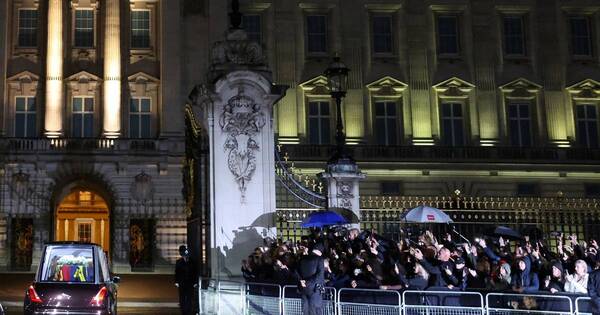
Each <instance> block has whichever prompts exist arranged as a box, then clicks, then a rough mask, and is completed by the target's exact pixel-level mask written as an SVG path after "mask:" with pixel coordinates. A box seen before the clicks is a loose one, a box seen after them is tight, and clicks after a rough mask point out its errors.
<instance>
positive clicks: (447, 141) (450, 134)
mask: <svg viewBox="0 0 600 315" xmlns="http://www.w3.org/2000/svg"><path fill="white" fill-rule="evenodd" d="M464 129H465V127H464V123H463V113H462V104H460V103H443V104H442V143H443V144H444V145H447V146H462V145H464V144H465V130H464Z"/></svg>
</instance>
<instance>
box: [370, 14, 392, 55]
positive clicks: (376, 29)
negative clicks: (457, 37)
mask: <svg viewBox="0 0 600 315" xmlns="http://www.w3.org/2000/svg"><path fill="white" fill-rule="evenodd" d="M372 22H373V52H374V53H376V54H382V53H383V54H385V53H392V17H391V16H373V19H372Z"/></svg>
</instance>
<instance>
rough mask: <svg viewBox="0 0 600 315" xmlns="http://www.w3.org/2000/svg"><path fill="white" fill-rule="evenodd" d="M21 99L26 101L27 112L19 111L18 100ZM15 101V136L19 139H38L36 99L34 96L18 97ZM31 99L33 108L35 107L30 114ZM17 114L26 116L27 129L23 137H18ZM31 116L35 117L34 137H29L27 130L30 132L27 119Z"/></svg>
mask: <svg viewBox="0 0 600 315" xmlns="http://www.w3.org/2000/svg"><path fill="white" fill-rule="evenodd" d="M19 98H24V99H25V111H18V110H17V99H19ZM14 99H15V102H14V104H15V108H14V109H15V110H14V112H13V115H14V126H13V135H14V136H15V137H18V138H35V137H37V134H38V130H37V125H38V124H37V119H38V117H37V104H36V97H35V96H33V95H32V96H30V95H16V96H15V97H14ZM29 99H33V106H34V109H33V112H30V111H28V110H27V104H28V102H27V101H28V100H29ZM17 114H23V115H25V128H24V131H25V134H24V135H23V136H17ZM29 115H33V116H34V128H33V130H34V134H33V135H28V134H27V130H28V127H29V125H28V124H27V122H28V119H27V118H28V116H29Z"/></svg>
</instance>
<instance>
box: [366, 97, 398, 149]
mask: <svg viewBox="0 0 600 315" xmlns="http://www.w3.org/2000/svg"><path fill="white" fill-rule="evenodd" d="M400 100H401V98H398V97H394V98H391V97H374V98H373V100H372V102H373V105H372V111H373V140H374V141H373V142H374V143H375V144H377V145H385V146H394V145H399V144H400V143H401V142H402V141H401V139H402V130H403V124H402V116H403V115H402V106H401V103H400ZM377 103H385V104H389V103H393V104H394V107H395V110H396V115H395V117H394V120H395V122H396V133H395V136H396V141H395V143H390V142H389V141H388V140H389V137H388V135H389V133H388V128H387V121H388V119H390V118H384V119H385V121H386V128H385V130H386V133H385V134H386V137H385V138H386V139H385V140H386V141H385V142H386V143H385V144H382V143H380V142H379V139H378V137H377V128H376V125H377V120H378V119H381V118H382V117H391V116H389V115H387V107H386V108H385V112H386V115H384V116H379V115H377Z"/></svg>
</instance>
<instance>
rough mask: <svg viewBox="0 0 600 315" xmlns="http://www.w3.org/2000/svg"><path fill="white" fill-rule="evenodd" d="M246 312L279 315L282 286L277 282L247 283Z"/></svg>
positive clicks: (252, 314)
mask: <svg viewBox="0 0 600 315" xmlns="http://www.w3.org/2000/svg"><path fill="white" fill-rule="evenodd" d="M245 291H246V292H245V294H246V305H245V306H246V314H251V315H254V314H257V315H258V314H260V315H279V314H281V312H282V309H281V308H282V303H281V287H280V286H279V285H277V284H266V283H246V287H245Z"/></svg>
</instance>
